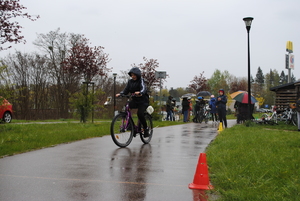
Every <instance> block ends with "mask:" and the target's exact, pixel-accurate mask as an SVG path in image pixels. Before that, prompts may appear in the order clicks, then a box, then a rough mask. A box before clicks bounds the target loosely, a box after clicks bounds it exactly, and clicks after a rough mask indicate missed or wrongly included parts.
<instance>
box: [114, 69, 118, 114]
mask: <svg viewBox="0 0 300 201" xmlns="http://www.w3.org/2000/svg"><path fill="white" fill-rule="evenodd" d="M113 76H114V116H115V115H116V78H117V73H113Z"/></svg>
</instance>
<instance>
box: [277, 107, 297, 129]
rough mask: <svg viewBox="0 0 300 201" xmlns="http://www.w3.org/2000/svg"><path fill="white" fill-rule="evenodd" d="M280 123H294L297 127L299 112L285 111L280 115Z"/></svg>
mask: <svg viewBox="0 0 300 201" xmlns="http://www.w3.org/2000/svg"><path fill="white" fill-rule="evenodd" d="M280 121H285V123H286V124H290V123H292V124H293V125H294V126H297V112H296V111H294V110H293V109H292V108H286V109H285V111H283V112H282V114H280Z"/></svg>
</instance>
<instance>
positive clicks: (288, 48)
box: [286, 41, 293, 53]
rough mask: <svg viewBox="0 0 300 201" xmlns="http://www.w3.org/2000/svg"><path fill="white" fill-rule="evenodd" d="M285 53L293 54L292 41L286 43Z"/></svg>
mask: <svg viewBox="0 0 300 201" xmlns="http://www.w3.org/2000/svg"><path fill="white" fill-rule="evenodd" d="M286 51H287V52H289V53H293V42H292V41H288V42H286Z"/></svg>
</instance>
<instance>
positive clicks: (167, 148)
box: [0, 120, 235, 201]
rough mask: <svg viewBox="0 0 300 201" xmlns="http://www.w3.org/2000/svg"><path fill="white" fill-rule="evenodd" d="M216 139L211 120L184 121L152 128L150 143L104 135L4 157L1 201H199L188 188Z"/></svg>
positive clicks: (0, 167) (0, 164)
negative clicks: (122, 142)
mask: <svg viewBox="0 0 300 201" xmlns="http://www.w3.org/2000/svg"><path fill="white" fill-rule="evenodd" d="M234 122H235V121H233V120H232V121H228V124H229V126H230V125H233V124H234ZM216 135H217V128H216V126H212V124H211V122H210V123H208V124H204V123H202V124H195V123H187V124H183V125H177V126H169V127H163V128H155V129H154V136H153V138H152V141H151V143H150V144H148V145H144V144H143V143H142V142H141V140H140V138H139V137H136V138H134V139H133V141H132V143H131V144H130V145H129V146H128V147H127V148H118V147H117V146H116V145H115V144H114V143H113V141H112V139H111V137H110V136H105V137H101V138H93V139H87V140H82V141H77V142H73V143H70V144H62V145H58V146H55V147H51V148H45V149H41V150H37V151H32V152H28V153H24V154H19V155H15V156H11V157H5V158H2V159H0V200H1V201H50V200H59V201H66V200H76V201H77V200H78V201H82V200H90V201H95V200H105V201H106V200H109V201H119V200H122V201H140V200H145V201H168V200H172V201H174V200H175V201H176V200H178V201H181V200H184V201H194V200H200V199H199V196H198V194H199V193H198V191H197V190H191V189H189V188H188V185H189V183H192V182H193V178H194V174H195V170H196V167H197V162H198V158H199V155H200V153H203V152H205V149H206V147H207V145H208V144H209V143H210V142H211V141H212V140H213V139H214V138H215V137H216Z"/></svg>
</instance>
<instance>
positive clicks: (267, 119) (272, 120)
mask: <svg viewBox="0 0 300 201" xmlns="http://www.w3.org/2000/svg"><path fill="white" fill-rule="evenodd" d="M276 109H277V108H276V107H274V108H273V112H272V113H271V114H270V113H264V114H263V115H262V116H261V121H262V122H263V123H265V124H278V115H277V111H276Z"/></svg>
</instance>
